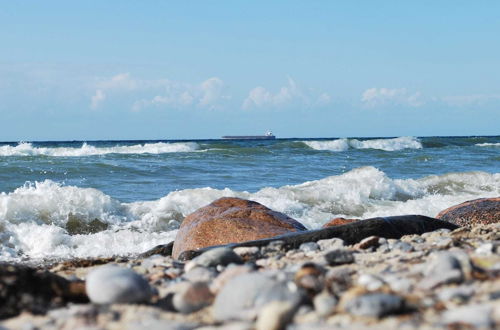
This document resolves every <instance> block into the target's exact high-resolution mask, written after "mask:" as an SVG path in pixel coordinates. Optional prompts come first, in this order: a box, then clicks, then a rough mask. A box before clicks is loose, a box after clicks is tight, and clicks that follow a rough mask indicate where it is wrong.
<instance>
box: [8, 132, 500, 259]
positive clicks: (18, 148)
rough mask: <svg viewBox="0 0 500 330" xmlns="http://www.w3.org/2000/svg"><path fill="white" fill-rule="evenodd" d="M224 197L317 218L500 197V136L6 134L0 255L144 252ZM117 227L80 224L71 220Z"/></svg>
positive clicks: (420, 209)
mask: <svg viewBox="0 0 500 330" xmlns="http://www.w3.org/2000/svg"><path fill="white" fill-rule="evenodd" d="M224 196H232V197H240V198H246V199H251V200H255V201H257V202H260V203H262V204H264V205H266V206H268V207H270V208H271V209H273V210H276V211H279V212H283V213H285V214H287V215H288V216H290V217H292V218H294V219H296V220H298V221H300V222H301V223H303V224H304V225H305V226H306V227H308V228H318V227H320V226H321V225H322V224H324V223H325V222H326V221H328V220H329V219H331V218H333V217H339V216H342V217H349V218H351V217H354V218H359V219H366V218H370V217H374V216H390V215H401V214H423V215H427V216H436V214H438V213H439V212H440V211H442V210H443V209H445V208H448V207H450V206H453V205H456V204H458V203H462V202H464V201H467V200H471V199H476V198H482V197H493V196H500V137H499V136H492V137H421V138H417V137H396V138H373V139H366V138H349V139H322V138H317V139H277V140H264V141H262V140H254V141H248V140H247V141H237V140H193V141H86V142H85V141H71V142H13V143H0V260H17V261H19V260H33V259H43V260H46V259H49V260H51V259H54V258H57V259H60V258H75V257H79V258H82V257H83V258H86V257H99V256H113V255H134V254H137V253H140V252H143V251H145V250H147V249H149V248H151V247H153V246H155V245H157V244H163V243H167V242H169V241H171V240H173V239H174V238H175V233H176V230H177V228H179V225H180V223H181V222H182V220H183V219H184V217H185V216H186V215H188V214H189V213H191V212H194V211H195V210H196V209H198V208H200V207H202V206H204V205H207V204H208V203H210V202H212V201H214V200H215V199H217V198H221V197H224ZM96 219H97V220H98V221H100V222H102V223H104V224H105V225H106V226H107V228H106V229H104V230H102V229H101V230H102V231H100V232H95V233H88V232H71V231H70V230H69V229H68V222H69V220H71V221H72V222H74V221H77V222H81V223H82V224H86V223H90V222H92V221H95V220H96Z"/></svg>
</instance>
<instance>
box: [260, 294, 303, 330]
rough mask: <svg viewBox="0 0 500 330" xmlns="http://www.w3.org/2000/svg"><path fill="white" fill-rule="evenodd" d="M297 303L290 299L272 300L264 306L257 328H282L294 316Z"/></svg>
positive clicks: (271, 329) (278, 329) (276, 329)
mask: <svg viewBox="0 0 500 330" xmlns="http://www.w3.org/2000/svg"><path fill="white" fill-rule="evenodd" d="M296 311H297V304H293V303H292V302H289V301H271V302H270V303H268V304H266V305H265V306H264V307H262V309H261V311H260V313H259V315H258V317H257V322H256V324H255V329H256V330H282V329H285V327H286V326H287V324H288V323H290V321H291V320H292V318H293V315H294V314H295V312H296Z"/></svg>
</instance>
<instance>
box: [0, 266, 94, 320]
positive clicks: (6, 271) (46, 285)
mask: <svg viewBox="0 0 500 330" xmlns="http://www.w3.org/2000/svg"><path fill="white" fill-rule="evenodd" d="M68 302H79V303H84V302H88V298H87V295H86V294H85V290H84V287H83V283H80V282H70V281H68V280H66V279H65V278H63V277H60V276H58V275H55V274H52V273H49V272H47V271H37V270H36V269H34V268H31V267H27V266H21V265H11V264H7V263H0V306H1V307H0V319H4V318H8V317H12V316H15V315H17V314H19V313H21V312H22V311H29V312H30V313H33V314H44V313H45V312H47V310H49V309H51V308H56V307H62V306H64V305H66V304H67V303H68Z"/></svg>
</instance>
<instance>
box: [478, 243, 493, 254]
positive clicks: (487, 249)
mask: <svg viewBox="0 0 500 330" xmlns="http://www.w3.org/2000/svg"><path fill="white" fill-rule="evenodd" d="M493 248H494V246H493V243H491V242H490V243H483V244H481V245H480V246H479V247H478V248H477V249H476V251H475V252H476V253H477V254H484V255H489V254H492V253H493Z"/></svg>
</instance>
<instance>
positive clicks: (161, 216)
mask: <svg viewBox="0 0 500 330" xmlns="http://www.w3.org/2000/svg"><path fill="white" fill-rule="evenodd" d="M498 195H500V173H496V174H490V173H486V172H467V173H449V174H445V175H433V176H427V177H424V178H421V179H391V178H389V177H388V176H387V175H386V174H385V173H384V172H382V171H380V170H378V169H376V168H374V167H370V166H368V167H361V168H357V169H354V170H351V171H349V172H347V173H344V174H342V175H336V176H330V177H326V178H323V179H321V180H316V181H310V182H305V183H302V184H298V185H291V186H283V187H280V188H271V187H266V188H263V189H261V190H260V191H258V192H256V193H249V192H238V191H233V190H230V189H212V188H198V189H186V190H181V191H175V192H171V193H169V194H168V195H166V196H164V197H163V198H160V199H158V200H154V201H137V202H133V203H121V202H119V201H117V200H114V199H113V198H111V197H110V196H108V195H106V194H104V193H103V192H101V191H99V190H96V189H91V188H78V187H73V186H65V185H61V184H57V183H55V182H52V181H49V180H47V181H44V182H40V183H34V184H26V185H24V186H23V187H20V188H18V189H16V190H15V191H13V192H11V193H8V194H6V193H2V194H0V260H1V259H9V258H11V259H12V258H14V259H16V258H19V257H20V256H21V255H24V256H26V257H29V258H72V257H98V256H113V255H128V254H134V253H139V252H142V251H145V250H147V249H149V248H151V247H153V246H155V245H157V244H162V243H163V244H164V243H168V242H169V241H171V240H173V239H174V236H175V232H176V229H177V228H178V226H179V223H180V222H181V221H182V219H183V218H184V217H185V216H186V215H187V214H189V213H191V212H193V211H195V210H196V209H198V208H200V207H202V206H204V205H206V204H208V203H210V202H212V201H213V200H215V199H217V198H220V197H224V196H229V197H241V198H245V199H251V200H255V201H257V202H260V203H262V204H264V205H266V206H268V207H270V208H271V209H273V210H276V211H279V212H283V213H285V214H287V215H289V216H291V217H292V218H295V219H297V220H298V221H300V222H302V223H303V224H304V225H306V226H307V227H308V228H311V229H312V228H319V227H320V226H321V225H322V224H323V223H325V222H326V221H328V220H329V219H331V218H334V217H339V216H341V217H347V218H350V217H355V218H362V219H365V218H370V217H376V216H391V215H403V214H422V215H427V216H436V214H437V213H439V212H440V211H441V210H443V209H446V208H448V207H450V206H452V205H456V204H459V203H462V202H464V201H467V200H471V199H476V198H480V197H495V196H498ZM69 214H72V215H74V216H76V218H77V219H79V221H82V222H89V221H92V220H93V219H95V218H98V219H100V220H101V221H103V222H105V223H107V224H108V226H109V227H108V229H107V230H105V231H101V232H99V233H95V234H90V235H69V234H68V232H67V231H66V229H65V226H66V222H67V219H68V215H69Z"/></svg>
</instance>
